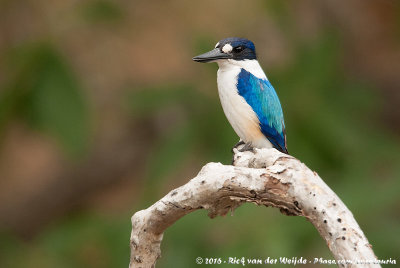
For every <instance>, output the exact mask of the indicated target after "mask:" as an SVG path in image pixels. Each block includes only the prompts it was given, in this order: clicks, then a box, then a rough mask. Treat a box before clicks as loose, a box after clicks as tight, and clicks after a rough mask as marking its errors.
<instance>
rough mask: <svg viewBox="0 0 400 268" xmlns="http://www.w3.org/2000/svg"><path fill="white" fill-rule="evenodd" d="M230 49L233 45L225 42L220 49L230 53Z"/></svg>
mask: <svg viewBox="0 0 400 268" xmlns="http://www.w3.org/2000/svg"><path fill="white" fill-rule="evenodd" d="M232 49H233V47H232V46H231V45H230V44H226V45H225V46H223V47H222V51H223V52H225V53H230V52H231V51H232Z"/></svg>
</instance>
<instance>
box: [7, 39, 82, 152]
mask: <svg viewBox="0 0 400 268" xmlns="http://www.w3.org/2000/svg"><path fill="white" fill-rule="evenodd" d="M5 60H6V62H7V66H8V68H9V69H8V72H9V73H10V80H9V81H8V83H7V84H6V85H5V87H4V90H2V92H1V95H0V131H1V132H3V131H4V129H5V127H6V125H7V124H8V123H9V122H10V121H11V120H12V119H14V118H16V117H18V118H20V119H22V120H24V121H25V122H27V123H28V124H29V125H30V126H31V127H33V128H35V129H38V130H41V131H43V132H45V133H48V134H49V135H52V136H54V137H56V138H57V139H58V140H59V142H60V143H61V144H62V145H63V148H64V149H65V151H66V152H67V153H69V154H71V155H74V156H77V155H79V154H80V153H82V152H83V151H84V150H85V148H86V147H87V142H88V136H89V129H90V124H89V118H88V107H87V103H86V100H85V98H84V96H83V92H82V90H81V88H80V86H79V83H78V81H77V78H76V77H75V75H74V74H73V73H72V71H71V68H70V67H69V66H68V65H67V64H66V62H65V59H64V57H63V56H62V55H61V53H60V52H58V51H57V49H56V48H55V47H54V46H52V45H51V44H48V43H37V44H29V45H24V46H22V47H18V48H15V49H13V50H12V51H9V53H8V54H7V55H6V57H5Z"/></svg>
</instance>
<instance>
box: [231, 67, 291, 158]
mask: <svg viewBox="0 0 400 268" xmlns="http://www.w3.org/2000/svg"><path fill="white" fill-rule="evenodd" d="M237 88H238V93H239V95H240V96H242V97H243V98H244V99H245V100H246V102H247V103H248V104H249V105H250V106H251V108H252V109H253V110H254V112H255V113H256V115H257V117H258V120H259V121H260V129H261V132H262V133H263V134H264V136H265V137H266V138H267V139H268V140H269V141H270V142H271V143H272V145H273V146H274V147H275V148H276V149H278V150H279V151H281V152H284V153H287V148H286V134H285V122H284V120H283V112H282V107H281V103H280V102H279V98H278V96H277V95H276V92H275V90H274V88H273V86H272V85H271V83H270V82H269V81H268V80H267V79H259V78H257V77H256V76H254V75H252V74H251V73H249V72H248V71H246V70H244V69H242V70H241V71H240V73H239V76H238V82H237Z"/></svg>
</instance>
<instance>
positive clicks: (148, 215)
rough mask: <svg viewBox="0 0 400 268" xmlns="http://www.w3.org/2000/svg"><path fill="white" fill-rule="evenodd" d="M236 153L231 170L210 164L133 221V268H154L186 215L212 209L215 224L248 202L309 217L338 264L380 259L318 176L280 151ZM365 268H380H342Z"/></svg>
mask: <svg viewBox="0 0 400 268" xmlns="http://www.w3.org/2000/svg"><path fill="white" fill-rule="evenodd" d="M234 153H235V154H234V161H233V163H234V164H233V165H232V166H231V165H222V164H220V163H209V164H207V165H205V166H204V167H203V168H202V170H201V171H200V172H199V174H198V175H197V176H196V177H195V178H193V179H192V180H190V181H189V182H188V183H187V184H185V185H183V186H181V187H179V188H177V189H175V190H172V191H171V192H170V193H168V194H167V195H166V196H164V197H163V198H162V199H161V200H159V201H157V202H156V203H155V204H153V205H152V206H151V207H149V208H147V209H145V210H141V211H139V212H137V213H135V214H134V215H133V217H132V234H131V260H130V267H143V268H147V267H155V263H156V261H157V259H158V258H159V257H160V256H161V250H160V244H161V241H162V238H163V233H164V231H165V230H166V229H167V228H168V227H169V226H171V225H172V224H174V223H175V222H176V221H177V220H178V219H180V218H181V217H183V216H185V215H186V214H188V213H190V212H193V211H195V210H198V209H207V210H208V211H209V214H208V215H209V216H210V218H214V217H216V216H218V215H225V214H227V213H228V212H230V211H232V210H234V209H235V208H237V207H238V206H240V205H241V204H243V203H245V202H250V203H255V204H257V205H264V206H270V207H276V208H279V209H280V211H281V212H282V213H283V214H286V215H295V216H303V217H306V218H307V220H309V221H310V222H311V223H312V224H313V225H314V226H315V228H316V229H317V230H318V232H319V233H320V235H321V237H322V238H323V239H324V240H325V241H326V243H327V245H328V248H329V250H330V251H331V252H332V254H333V256H334V257H335V259H336V260H337V261H342V260H375V259H376V257H375V255H374V253H373V251H372V248H371V245H370V244H369V242H368V240H367V238H366V237H365V235H364V233H363V232H362V230H361V229H360V227H359V226H358V224H357V222H356V221H355V219H354V217H353V214H352V213H351V212H350V211H349V209H348V208H347V207H346V206H345V204H344V203H343V202H342V201H341V200H340V199H339V197H338V196H337V195H336V194H335V193H334V192H333V191H332V190H331V189H330V188H329V187H328V186H327V185H326V184H325V183H324V181H323V180H322V179H321V178H320V177H319V176H318V174H317V173H316V172H313V171H311V170H310V169H309V168H308V167H307V166H305V165H304V164H303V163H301V162H300V161H299V160H297V159H296V158H294V157H292V156H289V155H286V154H282V153H280V152H278V151H277V150H275V149H255V150H254V151H253V152H238V151H237V150H236V149H234ZM282 253H284V252H282ZM361 266H362V267H380V265H379V264H367V265H365V264H364V265H356V264H349V263H347V264H346V263H343V264H340V267H361Z"/></svg>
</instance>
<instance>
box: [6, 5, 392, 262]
mask: <svg viewBox="0 0 400 268" xmlns="http://www.w3.org/2000/svg"><path fill="white" fill-rule="evenodd" d="M399 18H400V2H399V1H396V0H376V1H370V0H351V1H332V0H304V1H280V0H274V1H272V0H270V1H261V0H259V1H236V0H235V1H228V0H219V1H211V0H207V1H183V0H177V1H165V0H157V1H144V0H134V1H122V0H118V1H111V0H90V1H88V0H87V1H77V0H64V1H49V0H39V1H37V0H25V1H22V0H1V1H0V30H1V35H0V90H1V91H0V267H25V268H27V267H61V268H62V267H127V265H128V262H129V237H130V228H131V225H130V217H131V215H132V214H133V213H134V212H135V211H138V210H140V209H143V208H146V207H148V206H149V205H151V204H152V203H154V202H155V201H156V200H158V199H160V198H161V197H162V196H164V195H165V194H166V193H168V192H169V191H170V190H172V189H174V188H176V187H178V186H180V185H182V184H184V183H185V182H187V181H188V180H189V179H191V178H192V177H194V176H195V175H196V174H197V172H198V171H199V170H200V168H201V167H202V166H203V165H204V164H205V163H207V162H212V161H213V162H222V163H225V164H228V163H230V160H231V152H230V149H231V147H232V146H233V145H234V144H235V143H236V142H237V140H238V138H237V136H236V134H235V133H234V131H233V130H232V129H231V127H230V125H229V124H228V122H227V120H226V119H225V116H224V114H223V111H222V109H221V106H220V103H219V99H218V95H217V87H216V70H217V66H216V64H207V65H206V64H198V63H194V62H192V60H191V58H192V57H193V56H195V55H197V54H200V53H203V52H205V51H208V50H210V49H211V48H212V47H213V46H214V45H215V43H217V41H219V40H220V39H223V38H226V37H229V36H239V37H247V38H249V39H251V40H253V41H254V42H255V44H256V47H257V51H258V56H259V61H260V63H261V65H262V66H263V68H264V70H265V72H266V73H267V76H268V77H269V79H270V81H271V82H272V84H273V85H274V87H275V89H276V90H277V92H278V95H279V97H280V100H281V103H282V106H283V109H284V114H285V120H286V126H287V140H288V148H289V152H290V153H291V154H292V155H294V156H295V157H297V158H299V159H300V160H301V161H303V162H304V163H306V164H307V165H308V166H309V167H310V168H311V169H313V170H315V171H317V172H318V173H319V175H320V176H321V177H322V178H323V179H324V180H325V181H326V182H327V184H328V185H329V186H330V187H331V188H332V189H333V190H334V191H335V192H336V193H337V194H338V195H339V197H340V198H342V200H343V201H344V203H345V204H347V206H348V207H349V208H350V210H352V212H353V214H354V216H355V218H356V219H357V221H358V223H359V224H360V226H361V228H362V229H363V230H364V232H365V234H366V235H367V237H368V239H369V241H370V243H371V244H372V245H373V249H374V250H375V253H376V254H377V256H378V257H379V258H380V259H387V258H392V259H393V258H396V259H397V261H398V262H400V258H399V253H400V250H399V249H400V231H399V221H400V212H399V211H400V196H399V194H398V192H399V190H400V165H399V163H400V112H399V106H400V19H399ZM206 214H207V212H206V211H197V212H195V213H192V214H190V215H188V216H186V217H184V218H183V219H181V220H179V221H178V222H177V223H176V224H175V225H174V226H172V227H171V228H169V229H168V230H167V232H166V233H165V236H164V241H163V244H162V258H161V259H160V260H159V262H158V267H178V268H179V267H193V266H195V267H197V266H199V265H196V264H195V258H196V257H197V256H201V257H221V258H226V257H249V258H263V259H264V258H267V257H272V258H277V257H281V256H286V257H294V256H297V257H301V256H302V257H305V258H314V257H323V258H329V259H332V257H331V255H330V253H329V251H328V249H327V246H326V245H325V243H324V241H323V240H322V239H321V238H320V237H319V235H318V233H317V231H316V230H315V229H314V228H313V226H312V225H311V224H310V223H309V222H307V221H306V220H305V219H304V218H300V217H287V216H283V215H281V214H280V213H279V212H278V211H277V210H276V209H271V208H262V207H256V206H254V205H244V206H242V207H240V208H239V209H237V210H236V211H235V213H234V215H233V216H226V217H220V218H217V219H213V220H210V219H209V218H207V216H206ZM218 267H224V266H223V265H219V266H218ZM229 267H230V266H229ZM310 267H319V266H318V265H311V266H310Z"/></svg>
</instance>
